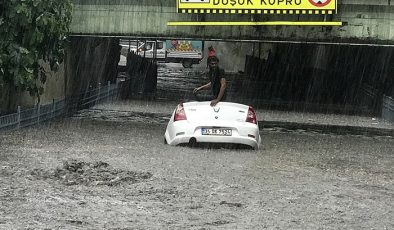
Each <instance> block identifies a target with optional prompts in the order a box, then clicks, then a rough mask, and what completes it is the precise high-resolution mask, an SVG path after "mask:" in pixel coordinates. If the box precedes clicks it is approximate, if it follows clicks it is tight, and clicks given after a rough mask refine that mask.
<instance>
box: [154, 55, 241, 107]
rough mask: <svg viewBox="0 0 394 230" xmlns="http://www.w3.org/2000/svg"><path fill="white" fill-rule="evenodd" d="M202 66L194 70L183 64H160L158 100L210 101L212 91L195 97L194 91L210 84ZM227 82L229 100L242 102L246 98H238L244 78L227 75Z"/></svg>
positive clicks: (203, 92) (232, 74) (158, 71)
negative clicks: (184, 66)
mask: <svg viewBox="0 0 394 230" xmlns="http://www.w3.org/2000/svg"><path fill="white" fill-rule="evenodd" d="M207 71H208V69H206V68H204V67H203V66H202V64H200V65H197V66H194V67H193V68H190V69H187V68H183V67H182V65H181V64H175V63H171V64H169V63H160V64H159V65H158V70H157V75H158V76H157V93H156V95H157V98H159V99H166V100H170V101H180V100H184V101H190V100H210V98H211V97H212V96H211V95H212V94H211V91H210V90H205V91H201V92H200V93H199V94H198V96H197V97H196V96H195V95H193V93H192V92H193V89H194V88H196V87H199V86H202V85H205V84H207V83H208V82H209V79H208V77H207V76H206V72H207ZM225 77H226V81H227V99H228V100H231V101H233V102H239V101H242V98H245V96H246V92H247V91H245V92H243V94H244V96H243V97H242V98H238V99H237V96H239V94H240V93H241V92H240V88H241V87H242V79H243V77H244V76H242V75H240V74H235V73H228V72H227V73H226V76H225Z"/></svg>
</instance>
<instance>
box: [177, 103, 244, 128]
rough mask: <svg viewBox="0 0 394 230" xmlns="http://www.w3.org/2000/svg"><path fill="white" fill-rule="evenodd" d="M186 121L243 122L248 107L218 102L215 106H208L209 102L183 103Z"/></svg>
mask: <svg viewBox="0 0 394 230" xmlns="http://www.w3.org/2000/svg"><path fill="white" fill-rule="evenodd" d="M184 109H185V112H186V116H187V120H188V121H189V122H192V123H194V122H199V123H201V121H206V122H207V123H211V122H212V121H215V122H224V121H231V122H234V121H236V122H245V120H246V116H247V113H248V109H249V107H248V106H245V105H241V104H235V103H230V102H219V103H218V104H217V105H216V106H214V107H212V106H210V102H197V103H196V102H189V103H184Z"/></svg>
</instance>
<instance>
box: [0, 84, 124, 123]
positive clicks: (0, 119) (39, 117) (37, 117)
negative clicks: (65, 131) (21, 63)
mask: <svg viewBox="0 0 394 230" xmlns="http://www.w3.org/2000/svg"><path fill="white" fill-rule="evenodd" d="M118 90H119V86H118V84H112V85H111V84H110V82H108V84H107V85H106V86H104V87H101V85H100V84H99V86H98V87H97V88H95V89H91V90H88V91H86V92H85V93H81V94H80V95H79V96H78V97H76V98H71V99H70V98H65V99H60V100H55V99H53V101H52V103H50V104H46V105H39V106H37V107H34V108H29V109H23V110H22V109H21V107H20V106H18V109H17V111H16V112H15V113H12V114H8V115H4V116H0V130H12V129H19V128H22V127H27V126H32V125H35V124H38V123H40V122H45V121H48V120H52V119H54V118H56V117H61V116H64V115H66V114H68V113H70V111H71V112H75V111H77V110H80V109H85V108H89V107H92V106H94V105H96V104H98V103H101V102H103V101H107V102H108V101H110V100H111V99H112V98H113V97H115V96H117V94H118Z"/></svg>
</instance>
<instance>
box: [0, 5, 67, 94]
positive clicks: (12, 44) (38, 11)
mask: <svg viewBox="0 0 394 230" xmlns="http://www.w3.org/2000/svg"><path fill="white" fill-rule="evenodd" d="M71 12H72V4H71V1H70V0H0V86H1V85H3V84H9V85H11V86H12V87H15V88H16V89H17V90H20V91H29V92H30V95H31V96H37V97H38V98H39V96H40V94H41V93H42V91H43V88H42V87H41V86H40V85H41V84H40V82H42V83H44V82H45V81H46V73H45V70H44V67H43V65H42V64H43V62H47V63H49V66H50V68H51V70H53V71H56V70H57V69H58V66H59V63H62V62H63V57H64V47H65V43H66V36H67V34H68V32H69V26H70V23H71Z"/></svg>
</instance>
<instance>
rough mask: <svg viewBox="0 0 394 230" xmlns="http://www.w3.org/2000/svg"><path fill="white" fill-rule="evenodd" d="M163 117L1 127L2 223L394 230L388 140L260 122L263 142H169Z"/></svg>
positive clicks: (393, 158)
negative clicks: (238, 145)
mask: <svg viewBox="0 0 394 230" xmlns="http://www.w3.org/2000/svg"><path fill="white" fill-rule="evenodd" d="M146 119H147V118H146ZM156 121H157V122H143V120H142V121H138V120H135V119H134V120H133V119H122V120H108V119H105V117H102V118H100V117H99V116H96V118H95V119H94V120H93V119H91V118H89V116H84V117H78V116H77V117H73V118H65V119H63V120H58V121H55V122H52V123H48V124H44V125H40V126H37V127H32V128H26V129H22V130H18V131H12V132H7V133H0V146H1V149H0V183H1V188H0V202H1V204H0V229H394V224H393V221H392V219H393V216H394V213H393V212H394V211H393V210H394V202H393V201H394V170H393V169H394V167H393V166H394V153H393V147H394V140H393V138H391V137H365V136H351V135H344V136H342V135H325V134H317V133H309V132H286V131H272V130H263V131H262V132H261V136H262V138H263V147H262V148H261V149H260V150H259V151H253V150H247V149H226V148H214V149H206V148H189V147H174V146H168V145H165V144H164V143H163V135H164V131H165V121H163V120H161V119H156Z"/></svg>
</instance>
